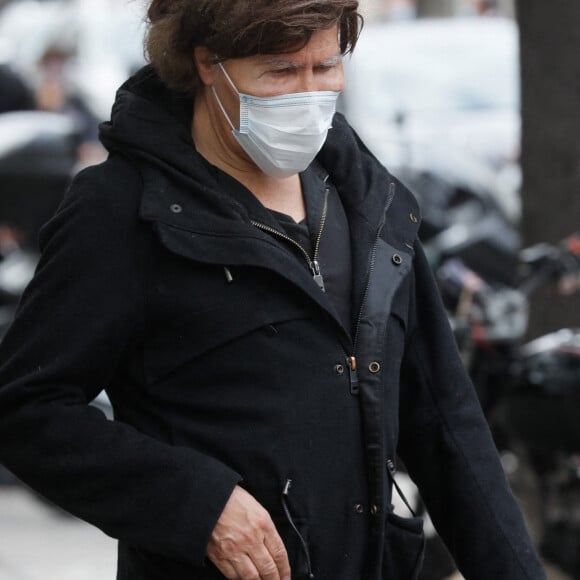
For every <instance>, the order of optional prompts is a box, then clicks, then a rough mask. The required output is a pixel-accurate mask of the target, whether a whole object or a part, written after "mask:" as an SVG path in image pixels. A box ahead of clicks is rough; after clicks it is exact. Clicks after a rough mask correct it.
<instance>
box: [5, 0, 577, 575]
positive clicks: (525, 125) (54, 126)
mask: <svg viewBox="0 0 580 580" xmlns="http://www.w3.org/2000/svg"><path fill="white" fill-rule="evenodd" d="M146 7H147V1H146V0H43V1H40V0H0V337H1V336H2V334H3V333H4V332H5V330H6V328H7V327H8V326H9V324H10V321H11V320H12V317H13V315H14V310H15V308H16V305H17V302H18V299H19V297H20V295H21V293H22V291H23V289H24V287H25V286H26V284H27V282H28V281H29V279H30V277H31V276H32V273H33V271H34V268H35V265H36V262H37V259H38V250H37V235H38V231H39V228H40V227H41V225H42V224H43V223H44V222H45V221H46V220H47V219H48V218H49V217H50V216H51V215H52V213H53V212H54V210H55V208H56V207H57V206H58V203H59V202H60V200H61V198H62V196H63V194H64V192H65V191H66V188H67V185H68V183H69V182H70V180H71V178H72V177H73V176H74V175H75V174H76V173H77V172H78V171H80V170H81V169H82V168H83V167H86V166H88V165H91V164H95V163H100V162H101V161H102V160H103V159H104V158H105V152H104V150H103V148H102V147H101V145H100V143H99V141H98V125H99V123H100V122H102V121H104V120H106V119H107V118H108V116H109V112H110V109H111V105H112V103H113V100H114V96H115V91H116V89H117V88H118V86H119V85H120V84H121V83H122V82H123V81H124V80H125V79H126V78H127V77H128V76H129V75H131V74H132V73H133V72H135V71H136V70H138V69H139V68H140V67H141V66H142V65H143V64H144V63H145V59H144V56H143V44H142V40H143V34H144V31H145V29H146V25H145V21H144V18H145V16H144V15H145V12H146ZM361 7H362V11H363V14H364V15H365V28H364V30H363V33H362V36H361V39H360V42H359V45H358V46H357V48H356V50H355V53H354V55H353V56H352V57H348V58H347V59H346V60H345V66H346V73H347V89H346V90H345V91H344V93H343V95H342V96H341V99H340V110H341V111H342V112H343V113H345V114H346V115H347V117H348V119H349V120H350V121H351V123H352V124H353V125H354V127H355V128H356V130H357V131H358V132H359V133H360V135H361V136H362V138H363V140H364V141H365V142H366V143H367V145H368V146H369V148H370V149H371V150H372V151H373V153H374V154H375V155H376V156H377V157H378V158H379V159H380V160H381V161H382V162H383V163H384V164H385V165H386V166H387V167H388V168H389V169H390V170H391V171H392V172H393V173H394V174H395V175H396V176H398V177H399V178H400V179H401V180H402V181H403V182H404V183H406V184H407V185H408V186H409V187H410V188H411V189H412V191H413V192H414V193H415V194H416V196H417V198H418V200H419V203H420V205H421V209H422V213H423V225H422V227H421V239H422V241H423V243H424V245H425V248H426V250H427V253H428V257H429V259H430V261H431V264H432V267H433V271H434V273H435V275H436V278H437V281H438V283H439V285H440V290H441V294H442V297H443V300H444V303H445V306H446V307H447V309H448V313H449V321H450V323H451V325H452V327H453V330H454V332H455V336H456V339H457V343H458V347H459V349H460V352H461V354H462V356H463V358H464V361H465V364H466V366H467V368H468V370H469V372H470V374H471V376H472V379H473V382H474V384H475V386H476V389H477V392H478V395H479V396H480V400H481V403H482V406H483V408H484V411H485V413H486V416H487V417H488V420H489V423H490V425H491V427H492V431H493V434H494V437H495V440H496V444H497V446H498V450H499V451H500V454H501V457H502V462H503V465H504V468H505V471H506V475H507V476H508V478H509V480H510V483H511V484H512V487H513V489H514V492H515V494H516V496H517V497H518V499H519V501H520V503H521V505H522V508H523V510H524V513H525V515H526V520H527V522H528V525H529V528H530V531H531V533H532V535H533V537H534V539H535V541H536V542H537V544H538V547H539V549H540V552H541V554H542V557H543V559H544V561H545V562H546V566H547V568H548V570H549V577H550V580H566V579H568V580H577V579H580V422H579V421H578V416H579V413H580V330H579V329H580V301H579V299H578V296H577V290H578V287H579V285H580V276H579V272H580V236H579V235H578V234H577V232H578V231H580V196H579V186H580V137H579V135H580V59H578V56H577V55H578V54H579V53H580V3H579V2H571V1H570V0H552V1H551V2H545V0H361ZM93 404H95V405H98V406H100V407H101V409H102V410H103V412H104V413H106V414H107V415H108V416H109V417H110V407H109V405H108V401H107V399H106V398H105V397H100V398H99V399H97V400H96V401H95V402H94V403H93ZM401 479H402V484H403V485H404V486H406V488H407V490H408V493H409V494H410V495H411V496H414V498H415V500H414V501H415V507H416V509H417V510H418V511H419V512H421V511H422V504H421V498H420V497H419V496H418V494H416V490H414V488H413V486H412V484H411V482H410V481H405V478H404V474H402V475H401ZM424 515H425V517H426V519H427V527H428V531H429V542H428V550H427V555H426V563H425V570H424V572H423V574H422V576H421V580H443V579H445V578H454V579H456V580H457V579H459V578H460V576H459V575H458V574H457V572H456V570H455V566H454V564H453V562H452V560H451V559H450V557H449V556H448V554H447V552H446V550H445V549H444V548H443V546H442V545H441V542H440V541H439V539H438V537H437V535H436V534H435V532H434V530H433V529H432V528H431V527H430V525H429V518H428V514H427V513H424ZM115 549H116V548H115V542H114V541H113V540H111V539H110V538H107V537H106V536H104V535H103V534H102V533H101V532H99V531H98V530H95V529H94V528H92V527H90V526H88V525H87V524H84V523H82V522H79V521H77V520H75V519H74V518H72V517H70V516H68V515H65V514H63V513H62V512H60V511H59V510H57V509H55V508H54V507H52V506H50V505H49V504H47V503H46V502H45V501H44V500H43V499H42V498H40V497H38V496H36V495H35V494H33V493H32V492H30V491H28V490H27V489H26V488H25V487H24V486H23V485H22V484H21V483H20V482H18V480H17V479H16V478H15V477H13V476H12V475H11V474H10V473H9V472H8V471H7V470H5V469H3V468H2V467H1V466H0V580H37V579H38V580H40V579H41V578H42V579H43V580H46V579H47V578H49V579H55V580H67V579H71V580H73V579H74V580H108V579H110V578H113V577H114V569H115V557H116V556H115ZM31 554H33V555H34V556H33V557H31Z"/></svg>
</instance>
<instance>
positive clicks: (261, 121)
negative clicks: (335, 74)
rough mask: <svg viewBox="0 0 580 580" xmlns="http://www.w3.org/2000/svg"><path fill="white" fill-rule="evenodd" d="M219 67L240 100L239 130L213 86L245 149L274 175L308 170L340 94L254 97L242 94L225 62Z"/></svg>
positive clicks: (233, 129) (330, 122) (326, 129)
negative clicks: (227, 70)
mask: <svg viewBox="0 0 580 580" xmlns="http://www.w3.org/2000/svg"><path fill="white" fill-rule="evenodd" d="M219 66H220V68H221V69H222V72H223V73H224V75H225V77H226V79H227V80H228V81H229V83H230V85H231V86H232V88H233V89H234V91H236V93H237V95H238V97H239V99H240V128H239V130H238V129H236V128H235V126H234V124H233V123H232V121H231V119H230V118H229V116H228V114H227V113H226V110H225V108H224V106H223V105H222V102H221V101H220V99H219V97H218V95H217V93H216V90H215V88H214V87H213V86H212V91H213V94H214V96H215V98H216V100H217V103H218V105H219V106H220V108H221V110H222V112H223V114H224V116H225V118H226V119H227V121H228V123H229V124H230V126H231V128H232V133H233V135H234V137H235V138H236V141H237V142H238V143H239V144H240V146H241V147H242V149H243V150H244V151H245V152H246V153H247V154H248V155H249V156H250V158H251V159H252V161H253V162H254V163H255V164H256V165H257V166H258V167H259V168H260V169H261V170H262V171H263V172H264V173H266V174H267V175H271V176H272V177H289V176H290V175H294V174H295V173H300V172H301V171H304V170H305V169H306V168H307V167H308V166H309V165H310V163H311V162H312V160H313V159H314V157H316V154H317V153H318V152H319V151H320V149H321V148H322V145H323V144H324V141H325V140H326V135H327V133H328V130H329V129H330V127H331V124H332V118H333V117H334V113H335V111H336V99H337V98H338V95H339V94H340V93H339V92H336V91H317V92H310V93H290V94H287V95H278V96H275V97H266V98H264V97H254V96H252V95H246V94H244V93H240V92H239V91H238V89H237V88H236V86H235V85H234V83H233V81H232V79H231V78H230V76H229V75H228V73H227V72H226V70H225V68H224V67H223V66H222V64H221V63H220V64H219Z"/></svg>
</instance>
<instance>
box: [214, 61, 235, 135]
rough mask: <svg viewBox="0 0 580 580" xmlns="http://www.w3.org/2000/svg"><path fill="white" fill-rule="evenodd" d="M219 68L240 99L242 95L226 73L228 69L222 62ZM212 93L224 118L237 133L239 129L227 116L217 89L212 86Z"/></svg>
mask: <svg viewBox="0 0 580 580" xmlns="http://www.w3.org/2000/svg"><path fill="white" fill-rule="evenodd" d="M218 66H219V67H220V69H221V70H222V72H223V73H224V76H225V77H226V79H227V80H228V82H229V83H230V85H231V86H232V89H234V91H236V94H237V95H238V98H239V97H240V93H239V91H238V89H237V88H236V85H234V82H233V81H232V79H231V78H230V75H229V74H228V73H227V72H226V69H225V68H224V66H223V65H222V63H221V62H218ZM211 91H212V93H213V96H214V97H215V100H216V102H217V104H218V106H219V108H220V109H221V111H222V113H223V114H224V117H225V118H226V121H227V122H228V123H229V125H230V127H231V128H232V131H233V132H237V129H236V128H235V127H234V124H233V123H232V121H231V119H230V117H229V115H228V114H227V112H226V109H225V107H224V106H223V103H222V101H221V99H220V98H219V97H218V94H217V91H216V90H215V87H214V86H213V85H212V86H211ZM240 114H241V112H240Z"/></svg>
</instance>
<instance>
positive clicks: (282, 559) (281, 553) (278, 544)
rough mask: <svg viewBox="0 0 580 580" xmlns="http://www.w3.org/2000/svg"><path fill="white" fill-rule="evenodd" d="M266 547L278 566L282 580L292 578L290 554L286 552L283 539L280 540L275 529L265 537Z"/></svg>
mask: <svg viewBox="0 0 580 580" xmlns="http://www.w3.org/2000/svg"><path fill="white" fill-rule="evenodd" d="M264 545H265V546H266V549H267V550H268V552H269V553H270V556H271V557H272V559H273V560H274V563H275V564H276V568H277V569H278V574H279V575H280V578H281V580H286V579H287V578H290V576H291V570H290V562H289V561H288V552H287V551H286V547H285V546H284V542H282V538H280V536H279V534H278V532H277V530H276V528H274V530H273V532H272V533H269V534H266V535H265V537H264Z"/></svg>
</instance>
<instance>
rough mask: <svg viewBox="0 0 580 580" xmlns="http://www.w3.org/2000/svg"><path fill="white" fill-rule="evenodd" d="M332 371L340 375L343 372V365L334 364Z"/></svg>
mask: <svg viewBox="0 0 580 580" xmlns="http://www.w3.org/2000/svg"><path fill="white" fill-rule="evenodd" d="M334 372H335V373H336V374H337V375H342V374H344V365H336V366H335V367H334Z"/></svg>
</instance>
